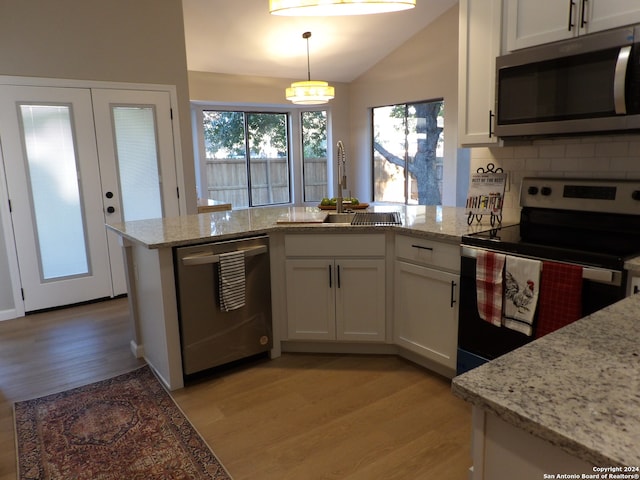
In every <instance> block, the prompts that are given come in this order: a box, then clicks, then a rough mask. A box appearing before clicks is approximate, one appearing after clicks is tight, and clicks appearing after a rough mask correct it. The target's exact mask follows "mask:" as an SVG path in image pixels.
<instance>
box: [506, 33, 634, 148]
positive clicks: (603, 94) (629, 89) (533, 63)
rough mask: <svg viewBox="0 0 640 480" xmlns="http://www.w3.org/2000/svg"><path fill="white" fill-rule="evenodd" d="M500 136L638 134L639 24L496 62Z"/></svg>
mask: <svg viewBox="0 0 640 480" xmlns="http://www.w3.org/2000/svg"><path fill="white" fill-rule="evenodd" d="M495 115H496V117H495V127H494V132H495V134H496V135H497V136H499V137H529V136H539V135H566V134H589V133H596V132H611V133H613V132H623V131H633V130H637V131H640V25H636V26H631V27H625V28H620V29H615V30H610V31H606V32H601V33H594V34H590V35H585V36H582V37H577V38H573V39H570V40H564V41H561V42H556V43H552V44H548V45H542V46H537V47H531V48H527V49H523V50H520V51H517V52H514V53H510V54H507V55H503V56H500V57H498V58H497V59H496V110H495Z"/></svg>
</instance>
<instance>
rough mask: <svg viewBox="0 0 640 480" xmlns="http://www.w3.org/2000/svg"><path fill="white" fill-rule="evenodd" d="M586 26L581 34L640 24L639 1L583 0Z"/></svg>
mask: <svg viewBox="0 0 640 480" xmlns="http://www.w3.org/2000/svg"><path fill="white" fill-rule="evenodd" d="M582 5H583V8H585V12H584V18H585V19H586V23H585V25H584V26H583V27H582V29H581V33H583V32H584V33H594V32H599V31H601V30H607V29H610V28H616V27H622V26H625V25H632V24H635V23H640V2H638V0H590V1H586V0H582Z"/></svg>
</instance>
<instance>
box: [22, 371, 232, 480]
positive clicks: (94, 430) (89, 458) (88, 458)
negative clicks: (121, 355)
mask: <svg viewBox="0 0 640 480" xmlns="http://www.w3.org/2000/svg"><path fill="white" fill-rule="evenodd" d="M14 414H15V417H14V418H15V422H16V442H17V453H18V479H19V480H27V479H28V480H32V479H39V480H45V479H46V480H58V479H65V480H69V479H73V480H84V479H87V480H89V479H91V480H125V479H126V480H137V479H140V480H142V479H144V480H154V479H158V480H159V479H163V480H168V479H171V480H181V479H190V480H196V479H215V480H227V479H231V476H230V475H229V474H228V472H227V471H226V470H225V469H224V467H223V466H222V464H221V463H220V461H219V460H218V459H217V458H216V457H215V455H214V454H213V453H212V452H211V450H210V449H209V447H208V446H207V444H206V443H205V442H204V440H203V439H202V438H201V437H200V435H199V434H198V433H197V432H196V431H195V429H194V428H193V426H192V425H191V424H190V423H189V421H188V420H187V419H186V417H185V416H184V414H183V413H182V411H181V410H180V409H179V408H178V406H177V405H176V404H175V402H174V401H173V399H172V398H171V397H170V396H169V394H168V393H167V391H166V390H165V389H164V387H163V386H162V385H161V384H160V382H159V381H158V380H157V379H156V377H155V375H154V374H153V372H152V371H151V369H150V368H149V367H148V366H145V367H142V368H140V369H138V370H135V371H133V372H130V373H126V374H124V375H119V376H117V377H114V378H111V379H108V380H104V381H101V382H97V383H93V384H91V385H86V386H84V387H79V388H75V389H73V390H68V391H66V392H62V393H57V394H53V395H48V396H46V397H41V398H36V399H34V400H28V401H24V402H18V403H16V404H15V406H14Z"/></svg>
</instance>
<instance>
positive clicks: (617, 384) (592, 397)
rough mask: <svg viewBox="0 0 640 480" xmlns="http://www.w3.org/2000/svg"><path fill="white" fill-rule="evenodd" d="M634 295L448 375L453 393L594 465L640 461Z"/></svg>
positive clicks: (639, 305)
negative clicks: (503, 353) (478, 363)
mask: <svg viewBox="0 0 640 480" xmlns="http://www.w3.org/2000/svg"><path fill="white" fill-rule="evenodd" d="M639 327H640V295H634V296H631V297H628V298H626V299H624V300H621V301H620V302H618V303H616V304H614V305H611V306H609V307H606V308H604V309H602V310H600V311H598V312H596V313H594V314H592V315H589V316H588V317H585V318H583V319H581V320H578V321H577V322H574V323H572V324H570V325H568V326H566V327H564V328H562V329H560V330H557V331H555V332H553V333H551V334H549V335H546V336H544V337H542V338H540V339H538V340H536V341H535V342H532V343H530V344H528V345H526V346H524V347H521V348H519V349H517V350H514V351H512V352H510V353H507V354H506V355H503V356H502V357H499V358H497V359H496V360H493V361H492V362H489V363H487V364H484V365H482V366H481V367H478V368H476V369H474V370H471V371H469V372H467V373H465V374H463V375H460V376H458V377H455V378H454V379H453V385H452V391H453V393H454V394H455V395H456V396H458V397H460V398H462V399H464V400H466V401H468V402H470V403H472V404H474V405H476V406H478V407H480V408H482V409H483V410H485V411H488V412H491V413H494V414H495V415H497V416H498V417H500V418H502V419H503V420H505V421H506V422H508V423H510V424H511V425H513V426H515V427H518V428H521V429H523V430H525V431H527V432H529V433H531V434H533V435H535V436H537V437H540V438H542V439H544V440H546V441H548V442H550V443H551V444H553V445H556V446H558V447H560V448H562V449H563V450H564V451H566V452H567V453H569V454H572V455H574V456H576V457H578V458H581V459H582V460H585V461H587V462H590V463H592V464H593V465H597V466H609V465H612V466H640V447H639V446H640V328H639Z"/></svg>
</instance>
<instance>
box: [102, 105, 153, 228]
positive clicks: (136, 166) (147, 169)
mask: <svg viewBox="0 0 640 480" xmlns="http://www.w3.org/2000/svg"><path fill="white" fill-rule="evenodd" d="M112 113H113V125H114V131H115V139H116V152H117V153H116V154H117V165H118V175H119V178H118V180H119V182H120V196H121V200H122V217H123V220H124V221H125V222H128V221H131V220H142V219H146V218H160V217H162V192H161V188H160V172H159V169H158V148H157V143H156V128H155V112H154V109H153V107H150V106H146V107H132V106H115V107H112Z"/></svg>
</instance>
